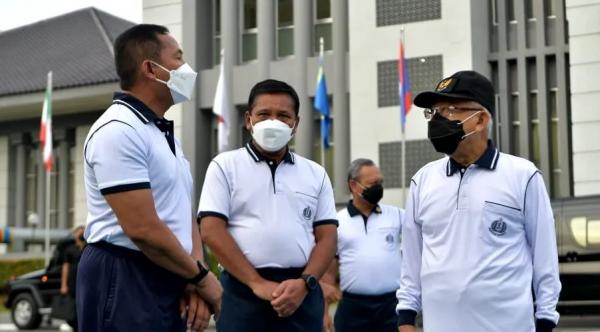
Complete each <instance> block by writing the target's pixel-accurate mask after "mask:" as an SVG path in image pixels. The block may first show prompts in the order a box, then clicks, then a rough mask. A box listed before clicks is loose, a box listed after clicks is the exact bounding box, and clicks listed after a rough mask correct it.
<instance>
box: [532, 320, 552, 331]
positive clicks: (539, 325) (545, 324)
mask: <svg viewBox="0 0 600 332" xmlns="http://www.w3.org/2000/svg"><path fill="white" fill-rule="evenodd" d="M555 327H556V324H554V322H553V321H551V320H547V319H538V320H536V322H535V331H536V332H552V330H553V329H554V328H555Z"/></svg>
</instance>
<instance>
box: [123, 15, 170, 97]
mask: <svg viewBox="0 0 600 332" xmlns="http://www.w3.org/2000/svg"><path fill="white" fill-rule="evenodd" d="M168 33H169V29H167V28H166V27H164V26H162V25H156V24H138V25H135V26H133V27H131V28H129V29H127V30H125V32H123V33H122V34H120V35H119V37H117V39H116V40H115V45H114V49H115V67H116V68H117V75H119V80H120V83H121V89H123V90H127V89H129V88H131V87H132V86H133V84H134V83H135V81H136V78H137V71H138V68H139V65H140V63H141V62H142V61H144V60H145V59H148V58H149V59H151V60H155V61H157V60H158V59H159V57H160V50H161V48H162V45H161V43H160V40H159V39H158V34H163V35H165V34H168Z"/></svg>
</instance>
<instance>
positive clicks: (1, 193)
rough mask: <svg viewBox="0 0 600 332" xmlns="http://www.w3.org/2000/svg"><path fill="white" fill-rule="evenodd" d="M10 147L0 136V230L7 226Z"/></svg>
mask: <svg viewBox="0 0 600 332" xmlns="http://www.w3.org/2000/svg"><path fill="white" fill-rule="evenodd" d="M9 154H10V145H9V142H8V136H0V228H4V227H5V226H7V225H8V197H9V191H8V179H9V174H8V171H9V169H8V168H9V167H8V158H9ZM0 254H1V251H0Z"/></svg>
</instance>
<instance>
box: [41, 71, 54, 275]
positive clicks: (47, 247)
mask: <svg viewBox="0 0 600 332" xmlns="http://www.w3.org/2000/svg"><path fill="white" fill-rule="evenodd" d="M48 87H49V88H47V89H52V72H48ZM46 102H48V103H50V102H51V100H50V101H46ZM48 107H51V105H48ZM50 121H52V120H51V119H50ZM46 130H48V131H51V130H52V126H50V127H49V128H47V129H46ZM48 138H50V139H52V134H51V133H50V132H47V133H46V139H48ZM46 144H52V142H45V143H44V150H45V148H46V147H45V145H46ZM43 153H44V152H43V150H42V159H45V158H44V156H43ZM50 158H52V157H50ZM44 169H45V170H46V204H45V218H44V223H45V227H46V234H45V235H44V249H45V250H44V251H45V252H44V262H45V266H48V264H49V263H50V169H48V167H46V165H44Z"/></svg>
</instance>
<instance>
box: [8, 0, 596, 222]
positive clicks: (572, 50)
mask: <svg viewBox="0 0 600 332" xmlns="http://www.w3.org/2000/svg"><path fill="white" fill-rule="evenodd" d="M143 6H144V8H143V21H144V22H147V23H156V24H162V25H166V26H167V27H168V28H169V29H170V31H171V33H172V34H173V35H174V37H175V38H176V39H177V40H179V41H180V42H181V45H182V48H183V49H184V52H185V58H186V60H187V61H188V62H189V63H190V64H191V65H192V67H194V68H195V69H196V70H197V71H198V72H199V75H198V77H199V80H198V89H197V93H196V95H195V96H194V98H193V99H192V101H190V102H188V103H184V104H183V105H181V106H175V107H173V109H172V110H170V111H169V112H167V117H170V118H171V119H173V120H175V123H176V135H177V136H178V137H179V138H180V139H181V140H182V143H183V147H184V151H185V153H186V155H187V157H188V159H189V160H190V162H191V165H192V169H193V176H194V179H195V180H196V186H195V190H196V197H197V196H198V195H199V192H200V187H201V185H202V179H203V175H204V171H205V169H206V166H207V164H208V162H209V161H210V159H211V158H212V157H213V156H214V155H215V153H216V145H217V144H216V137H217V135H216V121H215V118H214V116H213V115H212V104H213V99H214V94H215V89H216V85H217V80H218V76H219V65H220V56H219V54H220V50H221V49H224V50H225V51H224V57H223V63H224V72H225V78H226V82H227V84H226V89H227V90H228V95H229V96H231V100H230V103H231V105H230V106H231V109H234V110H236V111H235V112H233V114H232V117H231V119H230V124H231V137H230V148H237V147H239V146H241V145H242V144H243V143H244V142H245V141H246V140H248V139H249V135H248V133H247V132H246V131H245V129H244V128H243V120H242V119H243V114H244V112H245V111H246V110H247V105H246V100H247V96H248V93H249V90H250V88H251V87H252V85H253V84H254V83H256V82H257V81H259V80H262V79H265V78H276V79H281V80H284V81H287V82H288V83H290V84H292V85H293V86H294V87H295V88H296V90H297V91H298V93H299V95H300V102H301V109H300V117H301V122H300V127H299V130H298V133H297V137H296V138H295V140H294V142H293V147H294V149H295V151H296V152H298V153H299V154H301V155H304V156H306V157H309V158H312V159H314V160H316V161H317V162H322V160H321V159H322V157H321V151H320V149H321V145H320V144H319V142H320V134H319V125H318V124H319V116H318V113H317V112H316V111H315V110H314V108H313V107H312V98H313V96H314V91H315V85H316V78H317V66H318V51H319V39H320V38H323V39H324V48H325V62H324V66H325V75H326V77H327V83H328V89H329V93H330V102H331V110H332V118H333V134H332V135H331V138H332V142H331V145H332V148H331V149H330V150H328V151H327V152H326V153H325V160H324V164H325V167H326V169H327V170H328V172H329V173H330V177H331V178H332V180H333V183H334V189H335V193H336V201H337V202H338V203H339V204H343V203H344V201H346V199H347V198H348V196H347V188H346V167H347V166H348V163H349V161H350V160H351V159H354V158H358V157H368V158H371V159H373V160H375V161H376V162H378V163H379V164H380V166H381V168H382V170H383V172H384V175H385V177H386V180H385V182H386V183H385V184H386V188H387V190H386V195H385V197H384V201H385V202H386V203H391V204H396V205H400V206H402V205H403V198H402V197H403V190H402V188H401V186H402V183H409V182H410V181H408V180H407V179H410V177H411V176H412V174H413V173H414V172H415V171H416V170H417V169H418V168H420V167H421V166H422V165H424V164H425V163H427V162H428V161H430V160H433V159H436V158H439V157H440V155H439V154H437V153H436V152H434V150H433V148H432V147H431V146H430V144H429V142H428V140H427V132H426V128H427V126H426V122H425V119H424V118H423V116H422V112H421V110H420V109H418V108H417V107H414V106H413V108H412V110H411V112H410V114H409V115H408V119H407V127H406V133H405V137H406V175H405V179H404V181H402V172H401V171H400V165H401V160H400V156H401V155H402V154H401V146H402V145H401V142H400V138H401V135H400V115H399V106H398V74H397V60H398V49H399V41H400V38H401V35H403V36H404V43H405V54H406V58H407V62H408V67H409V75H410V82H411V92H412V94H413V96H414V95H416V94H417V93H419V92H420V91H423V90H426V89H431V88H432V87H434V86H435V84H436V83H437V82H438V81H439V80H440V79H441V78H443V77H445V76H448V75H450V74H452V73H454V72H455V71H458V70H464V69H474V70H478V71H480V72H482V73H484V74H485V75H487V76H488V77H489V78H490V79H491V80H492V82H493V83H494V86H495V87H496V92H497V98H496V106H497V114H496V117H495V119H494V133H493V137H494V141H495V142H496V143H497V145H498V146H499V148H500V149H501V150H502V151H504V152H508V153H512V154H516V155H520V156H522V157H525V158H528V159H530V160H532V161H533V162H535V163H536V165H537V166H538V167H539V168H540V170H541V171H542V173H543V175H544V178H545V181H546V184H547V186H548V190H549V192H550V194H551V196H552V197H553V198H563V197H573V196H584V195H591V194H600V175H598V174H599V173H598V172H596V171H595V169H594V166H595V165H596V164H597V163H598V162H599V161H600V136H598V135H600V134H599V133H600V113H599V112H596V111H595V110H594V105H596V104H599V103H600V88H599V87H598V85H597V84H595V80H594V78H595V77H596V76H598V75H597V74H598V73H600V53H598V52H593V45H595V44H597V42H598V41H600V21H598V20H597V18H598V17H600V0H523V1H521V0H370V1H358V0H203V1H191V0H146V1H144V3H143ZM9 32H10V31H9ZM9 32H6V33H9ZM2 35H3V34H0V40H1V38H2ZM39 52H42V53H43V52H44V50H43V49H40V50H39ZM2 66H3V64H2V62H0V68H1V67H2ZM3 81H5V80H4V79H3ZM112 87H115V84H113V85H112ZM115 88H116V87H115ZM36 93H37V95H35V96H37V97H39V98H38V99H37V100H38V101H37V104H34V103H30V104H29V106H28V112H29V113H27V114H28V115H27V116H24V114H25V113H19V112H17V110H16V108H14V107H12V106H10V105H13V104H14V100H17V99H18V98H25V97H23V96H28V97H27V98H33V96H34V95H31V94H30V95H28V94H27V93H26V92H23V93H22V94H19V93H17V94H16V95H14V94H13V95H6V94H1V93H0V129H2V131H0V153H1V154H3V155H6V156H7V158H0V226H1V225H10V226H15V227H25V226H26V223H25V222H24V221H25V219H26V218H25V217H26V216H27V214H26V213H27V212H24V211H29V205H27V204H31V203H29V200H28V198H27V197H29V196H27V195H33V196H36V195H37V196H40V193H39V191H35V190H33V191H31V190H29V189H23V188H29V187H27V186H32V188H34V187H35V186H36V185H35V184H33V183H32V184H30V183H29V181H32V180H29V179H30V178H32V177H33V175H32V174H33V173H35V171H34V170H36V169H37V168H35V167H34V166H32V167H34V168H33V170H32V171H31V172H30V171H26V172H25V173H23V171H21V173H18V172H17V171H16V170H17V169H21V168H22V169H26V170H27V169H28V168H27V166H24V165H30V164H28V163H27V162H26V161H27V160H28V159H27V158H26V156H29V155H30V154H31V157H30V158H33V159H36V158H38V157H37V155H36V154H35V153H37V152H36V151H35V150H26V151H30V154H27V153H25V152H23V151H21V150H19V149H18V148H17V149H15V146H18V144H17V143H16V142H18V140H19V139H20V138H19V137H20V136H19V135H16V136H15V134H9V133H8V131H7V130H6V128H13V129H14V128H19V123H21V122H19V121H24V120H23V118H26V117H29V118H32V120H29V122H31V123H32V125H31V126H30V127H31V128H33V123H34V122H35V120H34V119H33V116H34V115H35V116H37V115H38V114H39V112H40V109H41V100H42V98H41V94H40V93H39V92H36ZM22 95H23V96H22ZM103 96H104V97H105V98H107V99H106V100H105V101H104V103H103V104H102V103H98V104H97V105H98V106H94V107H92V108H93V109H95V110H96V111H99V110H101V109H102V108H103V107H105V106H106V105H107V103H108V102H109V98H108V97H107V96H108V93H105V94H104V95H103ZM11 103H13V104H11ZM100 104H102V105H103V106H102V107H100ZM6 105H9V106H10V107H7V106H6ZM77 107H82V106H77V105H75V106H74V108H71V109H70V111H69V112H77V113H81V114H78V115H73V116H79V117H81V116H83V115H85V116H89V117H93V116H94V114H95V115H97V114H98V113H97V112H96V113H89V112H85V110H86V109H87V108H85V107H82V108H81V109H79V110H78V109H77ZM88 108H89V107H88ZM61 109H62V106H59V104H58V103H57V106H56V113H60V112H62V110H61ZM13 110H14V111H13ZM65 112H66V111H65ZM34 113H35V114H34ZM86 119H87V120H86V121H87V122H86V121H83V120H82V123H80V124H79V123H77V124H76V123H75V122H73V124H74V125H76V129H75V132H74V134H71V135H72V136H71V137H73V138H72V143H70V144H71V145H70V146H75V148H74V150H72V151H73V152H72V153H71V154H70V155H71V156H72V157H71V160H72V163H73V165H74V166H73V167H72V168H73V169H74V170H75V171H74V172H73V177H72V178H71V179H69V180H66V181H67V182H66V183H67V184H66V185H68V186H69V188H72V189H71V191H69V192H70V193H73V194H74V195H73V196H74V198H72V202H73V203H72V205H73V207H72V210H73V211H74V213H73V215H74V216H73V218H72V219H68V220H70V221H72V222H75V221H76V222H82V221H83V220H84V216H85V204H84V203H85V202H84V201H83V200H84V198H83V195H82V190H83V187H82V183H81V182H82V177H81V176H80V175H81V174H80V172H81V170H80V169H79V168H78V167H80V166H77V165H78V164H80V163H81V155H80V154H79V151H80V149H79V150H78V149H77V148H80V147H81V144H82V140H83V138H84V137H85V132H86V129H87V128H88V127H87V126H89V125H90V124H91V122H92V121H93V120H92V119H91V118H90V119H88V118H86ZM32 121H33V122H32ZM57 122H58V120H57ZM31 128H30V129H27V130H29V132H31V133H33V134H32V136H31V137H35V134H34V129H31ZM13 131H14V130H13ZM17 132H18V130H17ZM17 136H19V137H17ZM57 137H60V136H59V134H57ZM56 146H57V147H58V148H57V149H61V144H60V143H59V142H57V143H56ZM63 149H65V148H63ZM57 151H58V152H57V154H58V155H60V151H61V150H57ZM59 164H60V162H59ZM77 169H79V171H77ZM58 172H59V173H60V166H59V171H58ZM63 172H64V171H63ZM77 172H79V173H77ZM18 174H21V175H19V176H17V175H18ZM23 174H25V177H23ZM36 174H37V173H36ZM59 178H60V176H59ZM17 183H19V186H17ZM59 183H62V182H60V180H59ZM21 184H22V187H20V186H21ZM63 186H65V184H64V183H63ZM59 187H60V186H59ZM18 188H20V189H18ZM35 188H38V187H35ZM61 188H63V187H61ZM57 190H58V189H57ZM63 190H64V189H63ZM13 192H18V193H19V195H20V196H19V197H25V199H24V200H23V201H17V200H14V199H11V198H10V196H12V195H9V193H11V194H12V193H13ZM30 192H31V193H36V194H29V193H30ZM59 192H60V190H59ZM37 196H36V197H37ZM38 201H39V198H38ZM38 201H36V202H38ZM19 202H20V203H19ZM63 204H64V203H63ZM69 204H71V203H69ZM32 206H33V207H32V211H33V209H35V208H37V209H38V210H39V206H38V205H35V204H34V205H32ZM57 211H58V212H57V213H63V212H60V209H57ZM78 211H79V212H78ZM17 215H19V217H18V218H16V217H15V216H17ZM24 216H25V217H24ZM24 218H25V219H24ZM18 220H21V221H19V222H18V223H17V221H18ZM69 225H70V224H69ZM54 226H57V227H63V226H65V225H63V224H55V225H54Z"/></svg>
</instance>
